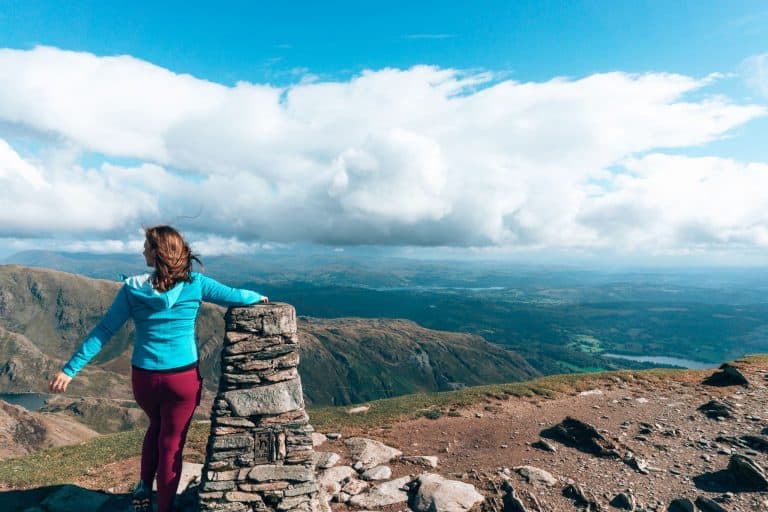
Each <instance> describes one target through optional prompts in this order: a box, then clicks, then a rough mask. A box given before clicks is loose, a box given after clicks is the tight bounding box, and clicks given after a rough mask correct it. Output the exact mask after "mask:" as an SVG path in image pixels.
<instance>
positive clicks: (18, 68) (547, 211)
mask: <svg viewBox="0 0 768 512" xmlns="http://www.w3.org/2000/svg"><path fill="white" fill-rule="evenodd" d="M712 80H716V77H715V76H712V77H704V78H700V79H697V78H692V77H688V76H683V75H678V74H671V73H646V74H627V73H622V72H614V73H602V74H595V75H590V76H586V77H583V78H578V79H568V78H554V79H552V80H549V81H546V82H527V83H521V82H515V81H511V80H499V79H497V77H495V76H494V75H493V74H492V73H474V74H473V73H464V72H461V71H457V70H453V69H441V68H437V67H432V66H417V67H414V68H411V69H406V70H401V69H381V70H375V71H366V72H364V73H362V74H361V75H359V76H355V77H353V78H351V79H349V80H346V81H336V82H333V81H331V82H328V81H326V82H319V81H302V82H300V83H298V84H296V85H293V86H289V87H276V86H271V85H267V84H253V83H247V82H240V83H238V84H236V85H235V86H233V87H227V86H224V85H221V84H217V83H213V82H209V81H205V80H200V79H197V78H195V77H192V76H189V75H183V74H177V73H174V72H172V71H170V70H167V69H163V68H160V67H158V66H155V65H153V64H151V63H148V62H145V61H141V60H138V59H136V58H133V57H130V56H117V57H99V56H95V55H92V54H89V53H81V52H71V51H63V50H59V49H55V48H49V47H38V48H35V49H33V50H30V51H19V50H7V49H6V50H0V201H2V204H3V205H4V207H3V208H2V209H0V237H8V238H13V237H29V238H35V237H40V238H45V237H55V236H62V234H66V235H68V236H71V237H72V238H73V239H74V238H78V237H79V238H94V237H103V238H110V239H113V240H117V239H120V238H132V237H135V236H136V231H137V226H139V225H141V224H144V225H147V224H153V223H158V222H172V223H176V224H178V225H180V226H181V227H182V228H183V229H184V230H185V231H189V232H194V233H198V234H199V235H200V236H201V237H203V238H206V239H207V240H212V241H214V242H215V241H217V240H218V241H219V242H221V244H222V246H224V247H232V250H233V251H235V252H244V251H248V250H251V249H253V248H259V247H263V245H261V244H263V243H264V242H278V243H291V242H315V243H324V244H381V245H419V246H455V247H469V246H472V247H482V246H499V247H536V248H547V247H552V248H569V247H578V248H587V249H589V248H596V249H599V248H605V247H611V248H614V249H615V248H626V249H630V250H651V251H665V250H670V251H674V250H679V249H680V248H686V247H691V246H695V247H714V246H717V247H723V246H727V247H736V246H760V247H762V246H766V245H768V232H767V230H768V222H766V221H767V220H768V219H766V215H765V213H764V212H768V208H766V207H768V204H766V203H768V199H766V197H768V196H765V194H760V193H759V192H760V191H761V190H765V186H766V185H768V183H767V182H768V166H767V165H766V164H761V163H742V162H738V161H733V160H728V159H719V158H692V157H686V156H682V155H680V154H679V153H680V148H689V147H693V146H702V145H705V144H706V143H708V142H710V141H713V140H717V139H719V138H722V137H725V136H727V135H728V134H729V132H730V131H731V130H733V129H734V128H736V127H739V126H741V125H743V124H745V123H747V122H749V121H750V120H752V119H755V118H757V117H761V116H764V115H766V109H765V107H763V106H760V105H741V104H737V103H735V102H733V101H732V100H730V99H728V98H726V97H723V96H718V95H707V94H706V88H707V86H708V85H709V84H710V83H711V81H712ZM692 93H696V94H692ZM693 97H695V99H692V98H693ZM18 133H24V134H25V135H24V136H23V137H20V136H18ZM22 139H23V141H24V142H25V144H21V143H19V142H18V141H19V140H22ZM30 140H31V141H33V143H30V142H29V141H30ZM16 146H19V147H18V148H17V147H16ZM22 146H23V147H22ZM30 147H33V149H29V148H30ZM672 150H677V151H676V153H678V154H672V152H673V151H672ZM93 154H96V155H101V156H103V158H104V159H105V160H106V161H107V163H103V164H99V165H97V166H94V165H91V166H89V165H87V163H85V162H87V161H88V160H87V159H86V158H84V157H85V156H87V155H93ZM125 162H130V163H127V164H126V163H125ZM745 198H746V199H745ZM213 245H215V243H214V244H213ZM213 245H212V246H213ZM254 250H255V249H254Z"/></svg>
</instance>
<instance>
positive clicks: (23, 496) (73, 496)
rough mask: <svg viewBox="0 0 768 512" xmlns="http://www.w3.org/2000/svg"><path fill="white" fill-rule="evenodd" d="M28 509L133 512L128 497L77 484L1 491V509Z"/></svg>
mask: <svg viewBox="0 0 768 512" xmlns="http://www.w3.org/2000/svg"><path fill="white" fill-rule="evenodd" d="M35 507H39V508H35ZM28 509H32V510H39V511H41V512H42V511H45V510H57V511H70V510H71V511H72V512H75V511H78V512H108V511H109V512H129V511H130V512H133V507H132V506H131V495H129V494H106V493H103V492H98V491H92V490H90V489H85V488H83V487H79V486H77V485H70V484H65V485H50V486H46V487H37V488H35V489H24V490H18V491H3V492H0V510H2V511H3V512H23V511H25V510H28Z"/></svg>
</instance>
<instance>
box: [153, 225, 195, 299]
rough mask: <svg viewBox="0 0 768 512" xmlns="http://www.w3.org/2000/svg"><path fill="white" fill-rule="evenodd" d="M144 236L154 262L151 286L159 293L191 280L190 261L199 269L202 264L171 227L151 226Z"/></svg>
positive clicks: (179, 234)
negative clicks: (195, 263)
mask: <svg viewBox="0 0 768 512" xmlns="http://www.w3.org/2000/svg"><path fill="white" fill-rule="evenodd" d="M144 235H145V236H146V238H147V242H148V243H149V248H150V249H151V250H152V255H153V256H154V260H155V265H154V266H155V272H154V273H153V274H152V286H154V288H155V290H157V291H159V292H167V291H168V290H170V289H171V288H173V287H174V286H176V284H177V283H179V282H180V281H185V282H190V281H191V280H192V277H191V272H192V261H196V262H197V263H198V264H199V265H200V266H201V267H202V266H203V263H202V262H201V261H200V259H199V258H198V257H197V256H196V255H194V254H192V251H191V250H190V248H189V245H187V243H186V242H185V241H184V238H183V237H182V236H181V233H179V232H178V231H176V230H175V229H173V228H172V227H171V226H153V227H151V228H146V229H145V230H144Z"/></svg>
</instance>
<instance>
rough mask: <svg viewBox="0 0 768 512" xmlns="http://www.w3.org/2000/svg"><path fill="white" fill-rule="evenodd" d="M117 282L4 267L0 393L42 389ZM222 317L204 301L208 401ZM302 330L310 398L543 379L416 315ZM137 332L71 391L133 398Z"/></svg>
mask: <svg viewBox="0 0 768 512" xmlns="http://www.w3.org/2000/svg"><path fill="white" fill-rule="evenodd" d="M118 287H119V284H118V283H115V282H110V281H104V280H96V279H90V278H86V277H83V276H78V275H74V274H67V273H64V272H57V271H52V270H45V269H33V268H27V267H20V266H16V265H5V266H0V392H18V391H37V392H44V391H45V390H46V385H47V380H46V376H47V375H50V374H51V372H52V371H54V370H55V369H56V368H59V367H60V366H61V364H62V363H63V361H65V360H66V359H67V358H68V357H69V355H70V354H71V353H72V351H73V350H74V349H75V348H76V347H77V345H79V343H80V342H81V340H82V339H83V337H84V336H85V335H86V334H87V332H88V331H89V330H90V329H91V328H92V326H93V325H95V323H96V322H97V321H98V319H99V318H100V317H101V315H102V314H103V312H104V311H105V310H106V309H107V308H108V307H109V304H110V303H111V301H112V298H113V297H114V294H115V292H116V290H117V289H118ZM222 313H223V309H222V308H220V307H217V306H213V305H207V304H206V305H204V306H203V308H201V312H200V315H199V317H198V324H197V337H198V346H199V352H200V358H201V371H202V373H203V375H204V377H205V382H206V387H207V389H208V393H207V396H208V398H210V396H211V392H213V391H215V390H216V389H217V387H218V375H219V371H218V365H219V354H220V350H221V338H222V335H223V332H224V327H223V319H222ZM299 314H301V311H299ZM299 331H300V339H301V355H302V358H303V362H302V366H301V368H302V375H303V377H304V379H303V382H304V386H305V394H306V396H307V401H308V402H309V403H311V404H333V403H335V404H345V403H352V402H356V401H362V400H371V399H375V398H381V397H388V396H394V395H398V394H405V393H413V392H418V391H441V390H448V389H453V388H455V387H461V386H465V385H477V384H483V383H492V382H508V381H515V380H522V379H527V378H531V377H534V376H537V375H538V372H536V370H534V369H533V368H532V367H531V366H530V365H528V364H527V363H526V362H525V360H524V359H522V358H521V357H520V356H518V355H516V354H515V353H513V352H510V351H508V350H505V349H503V348H501V347H498V346H496V345H493V344H491V343H488V342H486V341H485V340H484V339H483V338H481V337H479V336H475V335H471V334H464V333H450V332H442V331H434V330H428V329H424V328H422V327H420V326H418V325H417V324H415V323H413V322H409V321H399V320H391V321H390V320H387V321H383V320H376V319H338V320H322V321H321V320H315V319H309V318H301V319H300V321H299ZM132 337H133V327H132V324H131V322H129V323H128V324H127V325H126V327H124V328H123V329H122V330H121V331H120V332H118V333H117V335H116V336H115V337H114V338H113V339H112V340H111V341H110V342H109V343H108V344H107V345H106V346H105V348H104V350H103V351H102V353H101V354H99V356H98V357H97V358H96V359H95V360H94V361H93V362H92V363H91V364H90V365H88V366H87V367H86V368H85V369H84V370H83V372H82V374H81V375H79V376H78V378H77V379H75V380H74V381H73V382H72V384H71V386H70V388H69V391H68V393H67V394H68V395H69V396H71V397H81V396H82V397H100V398H112V399H128V400H130V399H131V398H132V396H131V391H130V387H129V382H128V376H129V374H130V353H131V340H132ZM398 369H408V370H409V371H407V372H400V371H399V370H398Z"/></svg>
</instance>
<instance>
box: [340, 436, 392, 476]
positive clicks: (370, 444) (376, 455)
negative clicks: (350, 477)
mask: <svg viewBox="0 0 768 512" xmlns="http://www.w3.org/2000/svg"><path fill="white" fill-rule="evenodd" d="M344 443H345V444H346V445H347V447H348V448H349V453H350V456H351V457H352V459H353V460H355V461H356V462H358V463H359V466H360V468H361V469H370V468H372V467H374V466H380V465H381V464H386V463H387V462H389V461H390V460H392V459H394V458H395V457H399V456H400V455H402V454H403V452H401V451H400V450H397V449H395V448H392V447H391V446H387V445H385V444H384V443H381V442H379V441H374V440H373V439H367V438H365V437H350V438H349V439H347V440H346V441H345V442H344ZM356 467H357V466H356Z"/></svg>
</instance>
